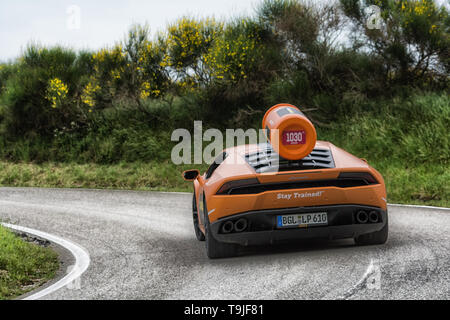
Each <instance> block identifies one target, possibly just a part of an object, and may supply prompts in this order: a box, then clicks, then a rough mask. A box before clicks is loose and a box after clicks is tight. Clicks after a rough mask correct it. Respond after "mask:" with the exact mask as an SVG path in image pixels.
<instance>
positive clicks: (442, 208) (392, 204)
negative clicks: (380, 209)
mask: <svg viewBox="0 0 450 320" xmlns="http://www.w3.org/2000/svg"><path fill="white" fill-rule="evenodd" d="M388 206H390V207H399V208H401V207H406V208H422V209H433V210H448V211H450V208H446V207H433V206H416V205H414V204H397V203H388Z"/></svg>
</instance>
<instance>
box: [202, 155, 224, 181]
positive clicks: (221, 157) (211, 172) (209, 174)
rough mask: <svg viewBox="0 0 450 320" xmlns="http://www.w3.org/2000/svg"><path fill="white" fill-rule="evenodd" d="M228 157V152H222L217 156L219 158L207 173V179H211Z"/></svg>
mask: <svg viewBox="0 0 450 320" xmlns="http://www.w3.org/2000/svg"><path fill="white" fill-rule="evenodd" d="M227 156H228V154H227V153H226V152H222V153H221V154H219V155H218V156H217V158H216V159H215V160H214V162H213V163H212V164H211V166H210V167H209V168H208V170H207V171H206V179H209V178H210V177H211V176H212V175H213V173H214V171H216V169H217V168H218V167H219V166H220V165H221V164H222V162H223V161H224V160H225V159H226V157H227Z"/></svg>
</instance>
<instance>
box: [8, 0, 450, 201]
mask: <svg viewBox="0 0 450 320" xmlns="http://www.w3.org/2000/svg"><path fill="white" fill-rule="evenodd" d="M371 5H376V6H378V8H379V9H380V10H379V11H380V12H379V16H378V20H373V19H372V18H373V17H372V18H371V17H369V15H368V14H367V10H366V9H367V8H368V7H370V6H371ZM375 17H377V16H375ZM449 27H450V17H449V12H448V10H447V9H446V8H445V7H442V6H438V5H437V4H436V3H435V2H434V1H431V0H416V1H404V0H398V1H392V0H373V1H372V0H367V1H356V0H341V1H339V2H336V3H333V4H323V5H318V4H313V2H304V1H297V0H266V1H263V2H261V3H260V5H259V6H258V8H257V9H256V11H255V13H254V14H253V15H252V16H240V17H235V18H232V19H229V20H228V21H222V20H217V19H213V18H204V19H198V18H192V17H187V16H186V17H181V18H180V19H179V20H177V21H175V22H173V23H172V24H171V25H169V26H168V27H167V28H166V29H165V30H161V31H159V32H157V33H154V34H151V33H150V32H149V30H148V28H147V27H146V26H142V25H134V26H132V27H131V28H130V30H129V33H128V35H127V36H126V37H125V39H123V40H122V41H118V42H117V43H116V44H114V45H112V46H110V47H108V48H104V49H101V50H99V51H96V52H86V51H78V52H76V51H74V50H71V49H69V48H64V47H42V46H39V45H29V46H28V47H27V49H26V50H25V51H24V52H23V54H22V55H21V56H20V57H19V58H17V59H16V60H15V61H13V62H10V63H4V64H2V65H0V159H1V161H2V162H1V163H0V168H2V170H0V183H1V184H2V185H14V186H19V185H22V186H64V187H101V188H131V189H135V188H138V189H150V190H186V188H187V186H185V185H184V184H183V182H182V180H181V178H180V176H179V172H181V171H182V169H184V167H185V166H183V167H177V166H175V165H173V164H172V163H171V162H170V152H171V149H172V147H173V146H174V144H175V143H176V142H172V141H171V139H170V138H171V133H172V131H173V130H174V129H176V128H186V129H188V130H193V121H194V120H201V121H203V127H204V129H207V128H208V127H209V128H212V127H214V128H219V129H221V130H224V129H225V128H244V129H245V128H259V124H260V121H261V118H262V116H263V114H264V111H265V110H266V109H267V108H268V107H270V106H272V105H274V104H277V103H280V102H289V103H291V104H294V105H297V106H299V107H300V108H301V109H302V110H303V111H304V112H305V113H306V115H307V116H308V117H309V118H310V119H311V120H312V121H313V123H314V124H315V126H316V128H317V130H318V133H319V139H322V140H330V141H331V142H333V143H334V144H336V145H338V146H340V147H343V148H345V149H347V150H348V151H349V152H352V153H354V154H356V155H357V156H359V157H363V158H366V159H367V160H368V161H369V162H370V163H371V164H373V165H374V166H375V167H376V168H377V169H379V170H380V171H381V173H383V174H384V175H385V177H386V182H387V187H388V192H389V201H391V202H392V201H394V202H405V203H420V204H436V205H446V206H448V205H449V198H450V197H449V195H450V191H449V184H448V181H449V178H450V177H449V171H450V170H449V159H450V148H449V139H450V134H449V130H448V128H449V127H450V98H449V92H450V90H449V88H450V87H449V70H450V54H449V53H450V52H449V48H450V37H449ZM186 167H189V166H186ZM200 167H201V168H205V165H202V166H200Z"/></svg>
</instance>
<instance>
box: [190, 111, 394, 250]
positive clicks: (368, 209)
mask: <svg viewBox="0 0 450 320" xmlns="http://www.w3.org/2000/svg"><path fill="white" fill-rule="evenodd" d="M276 107H277V108H276V109H277V110H276V111H279V109H280V108H292V111H291V112H287V114H286V113H282V112H278V115H281V117H280V119H281V120H283V121H285V122H286V119H287V118H286V119H283V118H284V117H288V118H289V116H295V115H296V110H298V109H297V108H296V107H294V106H291V105H286V104H284V105H277V106H276ZM299 116H303V114H299ZM294 118H295V117H294ZM273 123H274V122H272V124H273ZM263 125H264V122H263ZM275 125H276V124H275ZM300 126H301V128H298V127H297V128H295V126H294V127H293V126H292V125H290V126H289V128H282V126H278V127H279V128H281V131H280V132H283V134H282V137H280V139H279V141H280V145H281V144H285V145H288V144H286V143H285V142H286V137H285V134H284V131H286V132H288V134H289V133H292V132H299V134H298V138H297V140H298V141H300V142H299V143H298V147H300V146H303V144H304V143H302V142H301V140H302V139H308V138H310V139H311V140H313V142H314V144H313V145H312V146H311V148H312V151H309V150H307V153H308V154H307V155H306V156H302V158H301V159H297V160H292V159H286V158H284V157H283V156H281V155H280V153H282V152H281V151H282V150H280V146H278V148H274V145H276V144H274V143H273V141H272V143H270V141H271V139H270V138H269V139H268V140H269V142H268V143H262V144H255V145H241V146H237V147H232V148H228V149H225V150H224V151H223V153H222V154H220V155H219V156H218V157H217V159H216V160H215V161H214V162H213V164H212V165H211V166H210V167H209V169H208V170H207V171H206V172H205V173H204V174H203V175H201V174H200V172H199V171H198V170H188V171H185V172H184V173H183V177H184V179H185V180H187V181H193V185H194V195H193V200H192V213H193V222H194V230H195V234H196V237H197V239H198V240H200V241H206V251H207V255H208V257H209V258H224V257H232V256H235V255H237V253H238V252H239V250H238V249H239V247H240V246H253V245H270V244H274V243H279V242H289V241H293V240H297V239H308V238H325V239H343V238H353V239H354V241H355V243H356V244H358V245H372V244H383V243H385V242H386V241H387V237H388V213H387V203H386V189H385V184H384V180H383V177H382V176H381V174H380V173H379V172H378V171H376V170H375V169H374V168H372V167H371V166H370V165H369V164H368V163H367V161H366V160H364V159H360V158H357V157H355V156H353V155H351V154H350V153H348V152H346V151H344V150H342V149H340V148H338V147H336V146H334V145H333V144H332V143H330V142H325V141H316V140H315V137H313V133H310V134H309V137H308V135H306V136H305V135H304V133H305V130H304V127H305V125H304V124H301V125H300ZM266 129H267V130H269V128H267V126H266ZM307 131H308V130H306V132H307ZM300 132H302V133H303V137H302V134H300ZM314 134H315V131H314ZM291 136H292V135H291ZM294 147H295V144H294ZM275 149H276V150H275ZM277 151H278V152H277ZM284 154H286V152H285V153H284ZM237 158H239V159H240V160H242V161H236V159H237ZM291 158H295V156H293V157H291Z"/></svg>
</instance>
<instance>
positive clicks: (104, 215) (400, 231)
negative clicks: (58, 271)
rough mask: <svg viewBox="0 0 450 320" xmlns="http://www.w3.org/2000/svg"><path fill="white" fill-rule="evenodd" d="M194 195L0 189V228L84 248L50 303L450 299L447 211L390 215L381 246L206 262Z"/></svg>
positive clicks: (303, 249)
mask: <svg viewBox="0 0 450 320" xmlns="http://www.w3.org/2000/svg"><path fill="white" fill-rule="evenodd" d="M191 200H192V198H191V195H189V194H175V193H151V192H131V191H99V190H65V189H63V190H61V189H21V188H20V189H15V188H14V189H13V188H0V220H2V221H4V222H10V223H12V224H16V225H21V226H24V227H29V228H33V229H37V230H41V231H44V232H47V233H50V234H54V235H57V236H60V237H63V238H65V239H68V240H70V241H73V242H75V243H78V244H79V245H81V246H83V247H84V248H86V249H87V250H88V252H89V254H90V259H91V264H90V266H89V268H88V270H87V271H86V273H84V274H83V276H82V278H81V289H74V288H73V287H72V289H69V288H63V289H60V290H58V291H56V292H54V293H52V294H50V295H48V296H46V297H45V298H48V299H450V211H445V210H438V209H426V208H408V207H393V206H391V207H390V212H389V213H390V217H389V218H390V221H389V222H390V238H389V241H388V243H387V244H386V245H383V246H371V247H356V246H354V245H353V241H352V240H340V241H320V242H317V241H315V242H308V243H305V244H301V245H299V244H296V245H290V246H288V247H285V246H283V247H282V246H277V247H271V248H251V249H246V253H245V255H244V256H241V257H237V258H232V259H223V260H209V259H208V258H207V257H206V254H205V248H204V243H203V242H198V241H197V240H196V239H195V236H194V232H193V229H192V222H191Z"/></svg>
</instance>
